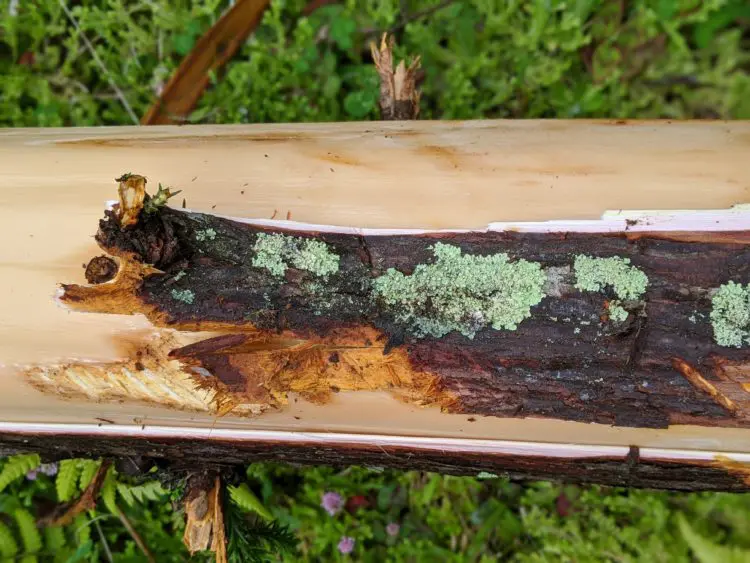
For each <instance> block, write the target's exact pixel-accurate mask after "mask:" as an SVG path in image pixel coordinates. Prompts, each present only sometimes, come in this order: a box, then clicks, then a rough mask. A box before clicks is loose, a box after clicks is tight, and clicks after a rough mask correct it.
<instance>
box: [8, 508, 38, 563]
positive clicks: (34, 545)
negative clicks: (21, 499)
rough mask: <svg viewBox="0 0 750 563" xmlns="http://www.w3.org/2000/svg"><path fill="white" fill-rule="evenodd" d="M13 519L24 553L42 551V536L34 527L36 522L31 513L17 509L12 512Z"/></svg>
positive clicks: (23, 509)
mask: <svg viewBox="0 0 750 563" xmlns="http://www.w3.org/2000/svg"><path fill="white" fill-rule="evenodd" d="M13 518H15V520H16V526H18V531H19V533H20V535H21V541H22V542H23V546H24V548H25V551H26V553H37V552H38V551H40V550H41V549H42V536H41V535H40V534H39V530H38V529H37V527H36V520H34V517H33V516H32V515H31V512H29V511H28V510H26V509H25V508H17V509H16V510H15V511H14V512H13Z"/></svg>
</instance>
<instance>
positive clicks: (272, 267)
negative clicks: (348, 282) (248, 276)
mask: <svg viewBox="0 0 750 563" xmlns="http://www.w3.org/2000/svg"><path fill="white" fill-rule="evenodd" d="M253 250H254V251H255V256H254V257H253V261H252V264H253V266H255V267H256V268H265V269H266V270H268V271H269V272H271V274H273V275H274V276H276V277H282V276H283V275H284V274H285V273H286V271H287V268H296V269H298V270H305V271H308V272H310V273H312V274H314V275H316V276H319V277H323V278H325V277H327V276H329V275H330V274H335V273H336V272H338V271H339V256H338V255H337V254H334V253H333V252H331V250H330V248H329V246H328V245H327V244H326V243H324V242H321V241H318V240H310V239H304V238H298V237H291V236H287V235H280V234H270V235H269V234H266V233H260V234H258V238H257V239H256V241H255V246H254V248H253Z"/></svg>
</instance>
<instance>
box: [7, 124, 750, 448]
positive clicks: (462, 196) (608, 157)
mask: <svg viewBox="0 0 750 563" xmlns="http://www.w3.org/2000/svg"><path fill="white" fill-rule="evenodd" d="M749 147H750V124H747V123H736V122H733V123H726V122H712V123H668V122H658V123H649V122H644V123H619V122H601V123H598V122H584V121H576V122H565V121H551V122H544V121H524V122H503V121H500V122H488V121H478V122H469V123H451V122H440V123H430V122H419V123H388V124H379V123H352V124H320V125H279V126H231V127H194V126H186V127H154V128H147V129H141V128H96V129H71V130H44V129H43V130H9V131H4V132H3V133H2V134H0V164H1V166H0V219H1V220H0V225H2V226H1V227H0V233H2V235H3V239H4V240H5V241H8V242H6V243H5V244H4V246H3V250H2V253H1V254H0V290H1V291H0V363H3V364H4V365H5V367H4V368H2V372H0V391H1V393H0V412H1V413H2V418H3V419H4V420H10V421H22V420H26V421H35V422H44V421H58V422H92V423H94V424H96V423H97V422H96V420H95V419H96V417H102V418H106V419H110V420H115V421H117V422H122V423H123V424H136V425H139V424H143V423H151V424H154V423H161V424H168V425H177V426H186V425H194V426H215V427H217V428H222V427H223V428H235V429H242V428H255V429H257V428H277V429H299V430H312V429H317V430H324V431H325V430H332V431H357V432H376V433H393V434H402V435H403V434H406V433H409V434H413V435H427V436H435V437H440V436H458V437H464V436H466V437H482V438H489V439H513V440H532V441H534V440H536V441H553V442H561V443H565V442H571V443H584V444H618V445H625V446H627V445H632V444H635V445H640V446H652V447H655V446H660V447H666V448H672V447H684V448H694V449H706V450H716V451H747V450H748V445H747V444H748V439H747V434H746V432H745V431H743V430H739V429H706V428H699V427H694V426H678V427H671V428H669V429H668V430H665V429H654V430H644V429H631V428H619V427H611V426H608V425H605V424H593V425H592V424H583V423H575V422H558V421H554V420H552V421H549V420H548V421H545V420H534V419H526V420H515V419H494V418H480V419H478V420H477V421H476V422H469V421H468V420H467V417H466V416H462V415H447V414H440V413H437V412H436V411H435V410H430V409H419V408H416V407H412V406H409V405H403V404H400V403H397V402H395V401H393V400H392V399H390V398H388V397H387V396H386V395H384V394H381V393H374V392H373V393H367V392H357V393H352V394H341V395H339V396H337V398H336V400H335V401H334V402H333V403H332V404H329V405H326V406H323V407H317V406H313V405H309V404H306V403H304V402H300V403H294V404H292V405H290V407H289V408H288V409H287V410H286V411H284V412H279V413H273V414H269V415H264V416H262V417H260V418H258V419H254V420H250V421H248V420H245V419H236V418H234V417H226V418H221V419H218V420H215V419H214V418H213V417H210V416H207V415H193V414H189V413H183V412H176V411H169V410H165V409H160V408H154V407H148V406H140V405H138V406H135V405H110V404H101V405H97V404H86V403H81V402H67V401H66V402H63V401H59V400H56V399H55V398H53V397H50V396H46V395H42V394H40V393H38V392H37V391H36V390H34V389H32V388H30V387H29V386H28V385H27V384H26V383H25V382H24V381H22V380H20V379H19V378H18V377H17V376H16V375H15V372H16V366H15V365H14V364H18V365H21V366H23V365H27V364H30V363H38V362H57V361H61V360H65V359H69V358H78V359H88V360H92V361H111V360H113V359H119V358H122V357H123V355H124V352H123V341H125V340H128V339H130V340H137V339H139V338H140V337H141V334H143V333H144V332H148V331H150V330H151V329H152V327H151V325H150V324H149V323H148V322H147V321H146V320H145V319H143V318H141V317H131V316H117V315H87V314H81V313H71V312H69V311H67V310H65V309H63V308H61V307H59V306H58V305H57V304H56V303H55V302H54V300H53V299H52V296H53V295H54V292H55V289H56V287H57V284H59V283H61V282H71V283H76V282H77V283H82V282H83V281H84V280H83V269H82V268H81V264H82V263H83V262H85V261H87V260H88V259H89V258H91V257H92V256H94V255H95V254H97V253H98V252H99V249H98V248H97V246H96V244H95V243H94V241H93V239H92V235H93V231H94V229H95V225H96V222H97V221H98V219H99V218H100V217H101V214H102V210H103V207H104V202H105V201H106V200H110V199H113V192H112V186H113V183H112V178H114V177H115V176H117V175H119V174H120V173H123V172H128V171H132V172H137V173H139V174H144V175H146V176H148V177H149V178H150V179H151V180H152V182H154V183H155V182H161V183H163V184H165V185H170V186H172V187H174V188H177V189H183V190H184V192H183V194H181V195H180V196H179V198H181V197H182V196H183V195H184V196H185V197H186V199H187V205H188V207H190V208H191V209H194V210H196V211H201V212H207V213H217V214H223V215H231V216H237V217H270V216H271V215H272V214H273V212H274V210H277V211H278V213H279V216H285V215H286V213H287V211H289V212H291V214H292V218H293V219H295V220H297V221H304V222H310V223H319V224H333V225H342V226H355V227H357V226H358V227H372V228H410V227H411V228H425V229H439V228H482V227H484V226H485V225H486V224H487V223H489V222H492V221H503V220H505V221H531V220H554V219H597V218H598V217H599V216H600V215H601V214H602V212H604V211H606V210H611V209H723V208H727V207H730V206H732V205H734V204H737V203H744V202H747V200H748V190H749V189H750V168H748V167H747V166H746V158H747V154H748V148H749ZM177 205H179V199H178V203H177ZM384 412H387V413H388V417H387V418H386V419H384V417H383V413H384ZM294 417H299V420H298V419H297V418H294ZM134 419H135V420H134Z"/></svg>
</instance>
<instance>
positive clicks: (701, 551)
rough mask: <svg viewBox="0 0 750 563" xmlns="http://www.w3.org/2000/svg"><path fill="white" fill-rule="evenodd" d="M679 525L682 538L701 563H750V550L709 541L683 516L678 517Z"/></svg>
mask: <svg viewBox="0 0 750 563" xmlns="http://www.w3.org/2000/svg"><path fill="white" fill-rule="evenodd" d="M677 524H678V526H679V528H680V532H681V533H682V537H683V538H684V539H685V542H686V543H687V544H688V545H689V546H690V549H691V550H692V551H693V555H694V556H695V558H696V560H697V561H698V562H699V563H718V562H721V563H747V562H748V561H750V550H747V549H742V548H741V547H736V546H724V545H720V544H716V543H713V542H711V541H709V540H707V539H706V538H704V537H703V536H701V535H700V534H698V533H697V532H695V530H693V528H691V527H690V524H688V523H687V520H686V519H685V517H684V516H683V515H682V514H678V515H677Z"/></svg>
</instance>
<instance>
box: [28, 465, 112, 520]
mask: <svg viewBox="0 0 750 563" xmlns="http://www.w3.org/2000/svg"><path fill="white" fill-rule="evenodd" d="M110 465H112V461H111V460H107V459H105V460H104V461H103V462H102V464H101V465H100V466H99V469H97V471H96V474H95V475H94V478H93V479H91V483H89V485H88V486H87V487H86V490H85V491H83V493H82V494H81V496H80V497H78V498H77V499H74V500H72V501H70V502H67V503H65V504H62V505H60V506H58V507H57V508H56V509H55V510H53V511H52V513H51V514H49V515H48V516H45V517H44V518H42V519H41V520H40V521H39V523H40V524H41V525H43V526H67V525H68V524H70V523H71V522H72V521H73V519H74V518H75V517H76V516H78V515H79V514H80V513H81V512H83V511H85V510H92V509H93V508H95V507H96V499H97V498H98V497H99V491H100V490H101V488H102V485H103V484H104V478H105V477H106V476H107V471H108V470H109V466H110Z"/></svg>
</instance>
